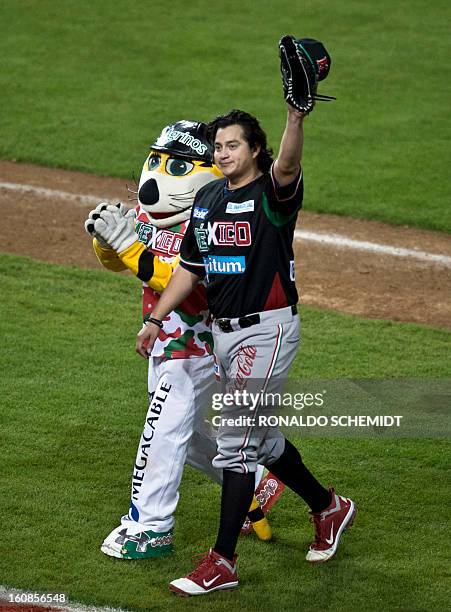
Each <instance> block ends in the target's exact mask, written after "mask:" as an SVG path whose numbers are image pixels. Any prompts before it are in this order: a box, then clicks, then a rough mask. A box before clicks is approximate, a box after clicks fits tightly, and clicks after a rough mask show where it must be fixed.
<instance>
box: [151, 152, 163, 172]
mask: <svg viewBox="0 0 451 612" xmlns="http://www.w3.org/2000/svg"><path fill="white" fill-rule="evenodd" d="M160 163H161V157H160V156H159V155H151V156H150V157H149V170H156V169H157V168H158V166H159V165H160Z"/></svg>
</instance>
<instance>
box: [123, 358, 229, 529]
mask: <svg viewBox="0 0 451 612" xmlns="http://www.w3.org/2000/svg"><path fill="white" fill-rule="evenodd" d="M148 389H149V409H148V411H147V416H146V421H145V424H144V430H143V433H142V435H141V439H140V442H139V447H138V452H137V454H136V461H135V465H134V468H133V474H132V491H131V502H130V511H129V514H128V515H126V516H123V517H122V521H121V522H122V525H123V526H124V527H127V534H128V535H134V534H137V533H140V532H142V531H147V530H149V529H150V530H152V531H154V532H157V533H161V532H166V531H169V530H170V529H172V527H173V525H174V517H173V514H174V511H175V509H176V507H177V502H178V499H179V493H178V488H179V485H180V481H181V478H182V473H183V466H184V463H185V461H186V462H187V463H189V464H190V465H192V466H193V467H195V468H197V469H199V470H201V471H202V472H204V473H205V474H207V475H208V476H210V477H211V478H212V479H213V480H215V481H216V482H218V483H220V482H221V480H222V470H219V469H216V468H213V466H212V463H211V462H212V460H213V457H214V456H215V455H216V454H217V450H216V440H215V436H214V432H213V430H212V429H211V427H210V425H209V423H206V422H205V421H204V413H205V408H207V407H209V406H210V405H211V397H212V394H213V393H215V390H216V382H215V377H214V369H213V357H212V356H210V355H208V356H205V357H195V358H193V359H162V358H157V357H151V358H149V376H148Z"/></svg>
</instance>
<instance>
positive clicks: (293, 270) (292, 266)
mask: <svg viewBox="0 0 451 612" xmlns="http://www.w3.org/2000/svg"><path fill="white" fill-rule="evenodd" d="M295 276H296V270H295V267H294V259H292V260H290V280H292V281H294V280H295Z"/></svg>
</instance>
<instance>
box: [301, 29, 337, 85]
mask: <svg viewBox="0 0 451 612" xmlns="http://www.w3.org/2000/svg"><path fill="white" fill-rule="evenodd" d="M296 42H297V43H298V44H299V45H300V46H301V47H302V48H303V49H304V51H305V52H306V54H307V55H308V57H309V58H310V60H311V62H312V64H313V67H314V68H315V72H316V77H317V79H318V81H322V80H323V79H325V78H326V77H327V75H328V74H329V70H330V64H331V59H330V55H329V54H328V53H327V51H326V47H325V46H324V45H323V43H322V42H320V41H319V40H315V39H314V38H299V39H298V40H296Z"/></svg>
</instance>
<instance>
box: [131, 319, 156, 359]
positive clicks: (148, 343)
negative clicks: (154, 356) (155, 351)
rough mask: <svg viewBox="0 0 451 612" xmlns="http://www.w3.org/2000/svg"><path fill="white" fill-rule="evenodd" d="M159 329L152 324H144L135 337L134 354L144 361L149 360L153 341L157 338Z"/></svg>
mask: <svg viewBox="0 0 451 612" xmlns="http://www.w3.org/2000/svg"><path fill="white" fill-rule="evenodd" d="M159 333H160V328H159V327H158V326H157V325H154V324H153V323H146V324H145V325H144V326H143V328H142V329H141V330H140V331H139V333H138V335H137V336H136V352H137V353H138V355H141V357H143V358H144V359H149V354H150V352H151V351H152V348H153V345H154V344H155V340H156V339H157V338H158V334H159Z"/></svg>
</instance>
